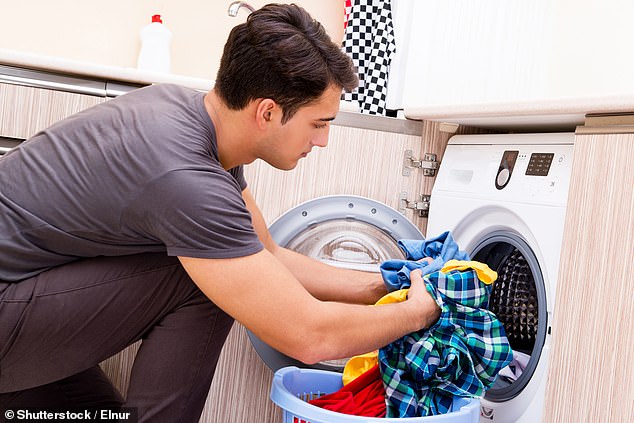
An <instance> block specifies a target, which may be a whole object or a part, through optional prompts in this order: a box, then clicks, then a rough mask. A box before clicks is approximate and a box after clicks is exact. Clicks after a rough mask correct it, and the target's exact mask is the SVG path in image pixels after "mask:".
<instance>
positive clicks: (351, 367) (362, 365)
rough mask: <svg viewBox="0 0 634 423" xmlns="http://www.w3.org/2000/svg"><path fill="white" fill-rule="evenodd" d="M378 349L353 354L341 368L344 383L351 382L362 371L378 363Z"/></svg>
mask: <svg viewBox="0 0 634 423" xmlns="http://www.w3.org/2000/svg"><path fill="white" fill-rule="evenodd" d="M378 355H379V351H378V350H375V351H372V352H369V353H366V354H361V355H355V356H354V357H352V358H351V359H350V360H348V362H347V363H346V367H344V369H343V376H342V377H341V378H342V381H343V384H344V385H347V384H348V383H350V382H352V381H353V380H355V379H356V378H358V377H359V376H361V375H362V374H363V373H365V372H367V371H368V370H370V369H371V368H372V367H374V366H376V365H377V364H378V363H379V358H378Z"/></svg>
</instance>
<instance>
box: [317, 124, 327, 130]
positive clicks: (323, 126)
mask: <svg viewBox="0 0 634 423" xmlns="http://www.w3.org/2000/svg"><path fill="white" fill-rule="evenodd" d="M326 126H328V124H327V123H316V124H315V128H317V129H320V128H325V127H326Z"/></svg>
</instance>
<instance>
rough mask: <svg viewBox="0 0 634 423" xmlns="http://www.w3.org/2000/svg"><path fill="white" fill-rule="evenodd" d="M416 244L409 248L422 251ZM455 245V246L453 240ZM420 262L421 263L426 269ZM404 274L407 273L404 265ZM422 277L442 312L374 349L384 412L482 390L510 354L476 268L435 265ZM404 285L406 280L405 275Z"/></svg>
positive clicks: (429, 407) (417, 413)
mask: <svg viewBox="0 0 634 423" xmlns="http://www.w3.org/2000/svg"><path fill="white" fill-rule="evenodd" d="M445 235H447V233H445V234H443V235H441V237H443V236H445ZM447 238H448V241H449V242H451V243H453V239H451V237H450V236H448V237H445V238H444V239H445V240H446V241H447ZM421 242H422V243H427V242H428V241H421ZM410 245H411V244H410ZM454 245H455V244H454ZM439 246H440V247H441V248H442V245H440V244H439ZM419 247H421V245H416V246H415V248H414V250H416V251H422V250H423V248H419ZM455 250H456V251H458V249H457V246H456V248H455ZM440 251H441V250H438V251H436V252H434V251H426V253H428V254H430V255H431V257H432V258H435V256H434V254H437V253H439V252H440ZM406 253H408V259H410V260H417V259H419V258H421V257H416V256H415V255H414V256H412V255H410V254H409V253H410V251H407V250H406ZM461 254H464V253H461ZM444 258H445V259H450V258H451V257H444ZM460 258H464V255H460ZM414 263H417V262H414ZM392 264H393V263H392ZM409 264H410V265H411V263H409ZM423 266H425V264H422V265H421V266H420V267H421V268H423V272H425V269H424V267H423ZM414 268H415V267H412V266H409V267H407V269H409V270H413V269H414ZM382 270H383V269H382ZM401 270H402V269H401ZM388 273H389V272H388ZM384 276H385V273H384ZM407 276H408V279H409V271H407ZM396 279H398V278H396ZM423 279H424V281H425V284H426V286H427V290H428V291H429V292H430V293H431V294H432V296H433V297H434V298H435V299H436V303H437V304H438V306H439V307H440V308H441V315H440V318H439V320H438V322H436V324H434V325H433V326H432V327H430V328H429V329H424V330H421V331H418V332H415V333H412V334H410V335H407V336H405V337H403V338H401V339H399V340H397V341H395V342H393V343H391V344H389V345H387V346H386V347H384V348H381V349H380V350H379V366H380V370H381V375H382V378H383V383H384V386H385V390H386V399H387V417H421V416H429V415H436V414H443V413H447V412H449V411H451V404H452V401H453V397H455V396H460V397H477V396H482V395H483V394H484V391H485V390H486V389H488V388H489V387H491V386H492V385H493V382H494V381H495V377H496V376H497V374H498V372H499V371H500V370H501V369H502V368H504V367H505V366H506V365H507V364H508V363H509V362H510V361H511V359H512V351H511V347H510V345H509V343H508V340H507V339H506V335H505V333H504V327H503V326H502V324H501V323H500V321H499V320H498V319H497V318H496V317H495V315H494V314H493V313H491V312H490V311H488V310H487V309H486V308H487V306H488V299H489V294H490V292H491V285H489V284H485V283H483V282H482V281H480V280H479V279H478V275H477V272H476V271H475V270H473V269H467V270H452V271H449V272H446V273H445V272H443V271H441V270H434V271H433V272H431V273H428V274H426V275H425V276H424V277H423ZM393 280H395V278H392V281H393ZM404 285H406V286H409V280H408V281H407V283H406V284H404ZM402 287H405V286H402Z"/></svg>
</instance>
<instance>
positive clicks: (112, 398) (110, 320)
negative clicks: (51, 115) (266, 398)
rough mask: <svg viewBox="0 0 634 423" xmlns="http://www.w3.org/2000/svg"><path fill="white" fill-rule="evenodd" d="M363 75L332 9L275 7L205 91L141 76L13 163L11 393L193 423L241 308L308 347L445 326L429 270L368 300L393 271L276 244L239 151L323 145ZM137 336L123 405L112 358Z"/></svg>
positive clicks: (286, 342)
mask: <svg viewBox="0 0 634 423" xmlns="http://www.w3.org/2000/svg"><path fill="white" fill-rule="evenodd" d="M354 86H356V77H355V75H354V72H353V70H352V67H351V64H350V60H349V59H348V58H347V57H346V56H345V55H344V54H343V53H341V52H340V50H339V48H338V47H337V46H336V45H335V44H334V43H332V42H331V41H330V39H329V38H328V36H327V34H326V33H325V31H324V29H323V27H322V26H321V25H320V24H319V23H317V22H316V21H314V20H313V19H312V18H311V17H310V16H309V15H308V14H307V13H306V12H305V11H304V10H303V9H301V8H299V7H297V6H294V5H268V6H266V7H264V8H262V9H260V10H258V11H256V12H254V13H252V14H251V15H250V16H249V18H248V20H247V22H246V23H245V24H242V25H238V26H237V27H236V28H234V29H233V30H232V32H231V34H230V36H229V39H228V41H227V44H226V46H225V50H224V53H223V57H222V61H221V64H220V69H219V72H218V76H217V80H216V86H215V87H214V88H213V89H212V90H211V91H210V92H209V93H207V94H206V95H205V94H203V93H199V92H196V91H194V90H189V89H185V88H182V87H177V86H172V85H158V86H153V87H149V88H144V89H140V90H137V91H135V92H133V93H130V94H126V95H124V96H121V97H119V98H117V99H114V100H111V101H108V102H106V103H104V104H102V105H99V106H96V107H93V108H91V109H88V110H85V111H83V112H81V113H78V114H76V115H74V116H72V117H70V118H68V119H66V120H64V121H62V122H60V123H58V124H55V125H53V126H52V127H50V128H48V129H47V130H45V131H42V132H41V133H39V134H37V135H35V136H34V137H33V138H31V139H30V140H28V141H26V142H24V143H23V144H22V145H21V146H20V147H19V148H17V149H16V150H14V151H12V152H11V153H9V154H7V155H6V156H5V157H4V158H3V159H2V160H0V175H1V176H2V184H1V188H0V231H1V233H0V251H2V254H1V256H0V393H1V394H0V408H4V409H7V408H10V407H14V408H15V407H17V406H29V407H39V408H46V407H62V408H63V407H67V408H71V407H72V408H99V407H110V406H115V407H116V406H119V405H122V404H125V406H127V407H135V408H137V409H138V413H139V417H140V421H152V422H174V421H182V422H186V421H191V422H195V421H197V420H198V418H199V416H200V414H201V411H202V407H203V405H204V402H205V398H206V395H207V392H208V390H209V386H210V383H211V380H212V377H213V374H214V370H215V366H216V362H217V359H218V355H219V353H220V350H221V348H222V344H223V342H224V340H225V338H226V335H227V333H228V331H229V329H230V327H231V324H232V323H233V319H236V320H238V321H239V322H241V323H242V324H244V325H245V326H246V327H248V328H249V329H251V330H252V331H253V332H254V333H255V334H256V335H257V336H258V337H260V338H261V339H262V340H264V341H265V342H267V343H268V344H270V345H271V346H272V347H274V348H276V349H278V350H279V351H282V352H284V353H285V354H287V355H289V356H292V357H295V358H297V359H299V360H302V361H304V362H306V363H314V362H317V361H321V360H324V359H332V358H341V357H346V356H351V355H354V354H358V353H363V352H366V351H370V350H373V349H376V348H378V347H381V346H383V345H385V344H387V343H389V342H391V341H393V340H395V339H397V338H399V337H401V336H403V335H405V334H407V333H409V332H412V331H415V330H418V329H420V328H423V327H427V326H429V325H431V324H432V323H433V322H434V321H435V320H436V319H437V318H438V314H439V311H438V308H437V306H436V304H435V303H434V301H433V300H432V298H431V296H430V295H429V294H428V293H427V292H426V290H425V288H424V284H423V283H422V279H421V277H420V274H419V273H414V276H413V279H414V280H413V285H412V289H411V290H410V297H409V299H408V300H407V301H405V302H403V303H400V304H390V305H386V306H381V307H368V306H367V304H372V303H374V302H375V301H376V300H377V299H378V298H379V297H380V296H381V295H383V294H384V293H385V288H384V287H383V284H382V282H381V280H380V278H379V277H378V276H377V275H374V274H367V273H362V272H355V271H348V270H341V269H335V268H332V267H329V266H327V265H325V264H322V263H319V262H317V261H315V260H312V259H310V258H308V257H305V256H302V255H300V254H297V253H294V252H292V251H289V250H286V249H284V248H281V247H279V246H277V245H276V244H275V243H274V242H273V241H272V239H271V237H270V235H269V233H268V231H267V229H266V225H265V222H264V220H263V218H262V215H261V213H260V211H259V210H258V207H257V205H256V204H255V201H254V200H253V197H252V195H251V194H250V192H249V190H248V188H247V187H246V182H245V180H244V177H243V174H242V165H244V164H247V163H251V162H252V161H254V160H255V159H258V158H259V159H262V160H265V161H266V162H268V163H270V164H271V165H273V166H275V167H277V168H280V169H293V168H294V167H295V166H296V165H297V162H298V161H299V160H300V159H301V158H303V157H305V156H306V155H307V154H308V153H310V151H311V149H312V148H313V147H315V146H318V147H324V146H326V143H327V139H328V128H329V124H330V122H331V121H332V120H333V119H334V118H335V115H336V114H337V111H338V108H339V98H340V94H341V91H342V89H346V90H350V89H352V88H354ZM308 310H310V312H308ZM342 322H345V324H342ZM139 339H142V340H143V342H142V346H141V348H140V350H139V353H138V355H137V358H136V360H135V363H134V367H133V370H132V374H131V380H130V386H129V391H128V395H127V398H126V399H125V402H124V400H123V398H121V397H120V395H119V394H118V392H116V390H115V389H114V388H113V387H112V385H111V384H110V383H109V381H108V380H107V378H106V377H105V375H104V374H103V373H102V372H101V370H100V369H99V367H98V366H97V364H98V363H99V362H100V361H102V360H104V359H105V358H107V357H109V356H111V355H113V354H115V353H117V352H118V351H120V350H122V349H123V348H125V347H126V346H127V345H129V344H131V343H133V342H135V341H137V340H139Z"/></svg>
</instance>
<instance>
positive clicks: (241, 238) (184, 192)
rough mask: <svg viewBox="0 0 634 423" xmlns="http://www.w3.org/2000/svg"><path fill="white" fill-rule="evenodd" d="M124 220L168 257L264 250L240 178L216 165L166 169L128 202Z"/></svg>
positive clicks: (227, 255)
mask: <svg viewBox="0 0 634 423" xmlns="http://www.w3.org/2000/svg"><path fill="white" fill-rule="evenodd" d="M242 179H244V178H242ZM245 184H246V182H245ZM124 220H125V221H126V222H127V224H128V225H130V226H131V227H132V229H133V230H135V231H139V232H141V233H143V234H144V235H145V236H147V237H149V238H152V239H154V240H156V241H159V242H161V243H163V244H165V247H166V249H167V253H168V254H169V255H172V256H186V257H197V258H231V257H241V256H246V255H250V254H254V253H256V252H258V251H260V250H262V248H263V246H262V244H261V243H260V241H259V239H258V237H257V234H256V233H255V231H254V229H253V225H252V223H251V215H250V213H249V211H248V210H247V208H246V206H245V204H244V201H243V199H242V195H241V187H240V182H239V181H238V180H237V179H236V178H234V177H233V176H232V175H231V174H230V173H228V172H226V171H224V170H221V169H211V170H210V169H204V170H196V169H187V170H178V171H171V172H168V173H167V174H165V175H164V176H162V177H161V178H159V179H157V180H155V181H153V183H152V184H151V185H149V186H148V187H146V189H145V190H144V191H143V192H142V193H141V194H140V195H139V196H138V198H136V199H135V200H134V201H133V202H132V203H131V204H130V207H129V208H128V210H127V211H126V213H125V217H124Z"/></svg>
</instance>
